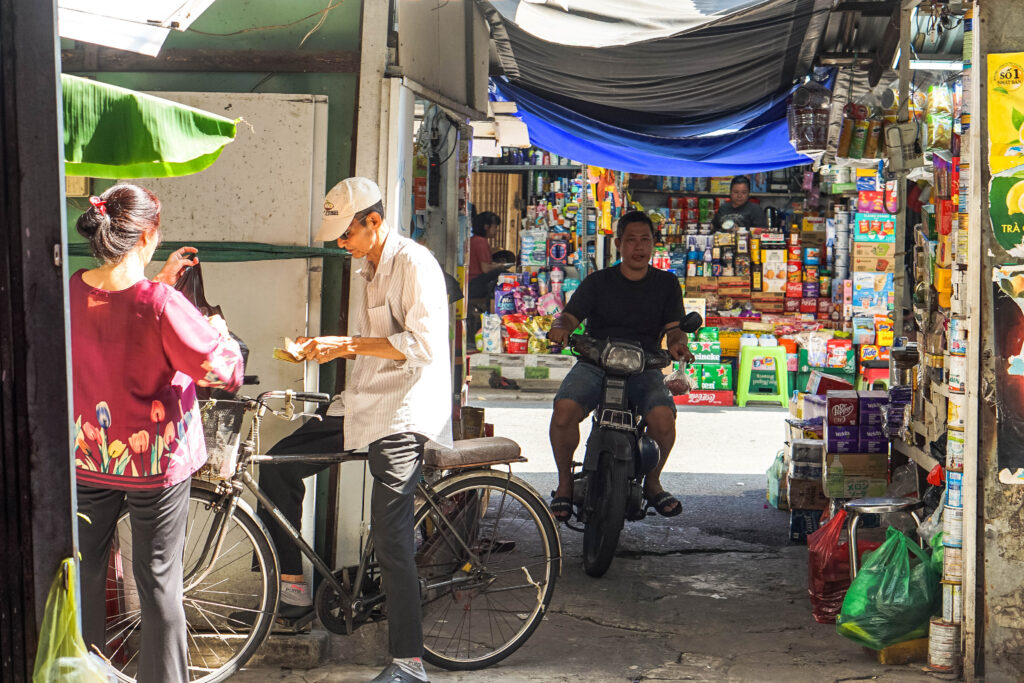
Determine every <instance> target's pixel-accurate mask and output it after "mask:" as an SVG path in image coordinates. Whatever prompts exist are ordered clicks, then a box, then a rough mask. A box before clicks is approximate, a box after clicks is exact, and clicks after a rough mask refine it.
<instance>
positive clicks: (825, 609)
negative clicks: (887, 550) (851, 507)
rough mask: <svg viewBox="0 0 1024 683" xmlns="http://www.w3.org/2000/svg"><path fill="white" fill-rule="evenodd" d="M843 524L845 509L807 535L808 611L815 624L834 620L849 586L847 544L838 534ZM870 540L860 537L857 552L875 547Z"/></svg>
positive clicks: (862, 552) (829, 622)
mask: <svg viewBox="0 0 1024 683" xmlns="http://www.w3.org/2000/svg"><path fill="white" fill-rule="evenodd" d="M844 524H846V510H840V511H839V513H838V514H836V516H835V517H833V518H832V519H830V520H829V521H828V522H826V523H825V526H823V527H821V528H820V529H818V530H817V531H815V532H814V533H812V534H811V535H809V536H808V537H807V593H808V594H809V595H810V598H811V614H812V615H813V616H814V620H815V621H817V622H818V623H819V624H834V623H835V622H836V616H837V615H838V614H839V610H840V608H841V607H842V606H843V598H844V597H846V591H847V590H848V589H849V588H850V546H849V543H847V542H846V541H843V542H842V543H840V541H839V539H840V535H841V534H842V531H843V525H844ZM879 545H880V544H879V543H877V542H874V541H865V540H860V541H858V543H857V550H858V551H859V555H860V557H861V558H863V556H864V553H866V552H869V551H872V550H874V549H875V548H877V547H878V546H879Z"/></svg>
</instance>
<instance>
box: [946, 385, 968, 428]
mask: <svg viewBox="0 0 1024 683" xmlns="http://www.w3.org/2000/svg"><path fill="white" fill-rule="evenodd" d="M966 412H967V407H966V398H965V397H964V395H963V394H950V395H949V401H948V402H947V403H946V426H947V427H951V428H953V429H963V428H964V417H965V413H966Z"/></svg>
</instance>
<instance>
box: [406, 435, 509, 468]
mask: <svg viewBox="0 0 1024 683" xmlns="http://www.w3.org/2000/svg"><path fill="white" fill-rule="evenodd" d="M513 462H526V458H524V457H523V456H522V455H521V451H520V448H519V444H517V443H516V442H515V441H513V440H512V439H508V438H505V437H503V436H488V437H484V438H480V439H462V440H459V441H456V442H455V444H454V446H453V447H452V448H445V447H444V446H438V445H437V444H435V443H428V444H427V447H426V448H425V449H424V451H423V466H424V467H426V468H429V469H435V470H458V469H466V468H470V467H486V466H488V465H507V464H509V463H513Z"/></svg>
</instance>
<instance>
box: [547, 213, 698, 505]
mask: <svg viewBox="0 0 1024 683" xmlns="http://www.w3.org/2000/svg"><path fill="white" fill-rule="evenodd" d="M615 246H616V247H617V248H618V250H619V253H620V254H621V256H622V261H621V263H620V264H619V265H617V266H613V267H611V268H606V269H604V270H601V271H598V272H596V273H594V274H592V275H590V276H589V277H587V278H586V279H585V280H583V282H582V283H580V286H579V288H578V289H577V290H576V291H575V292H574V293H573V295H572V298H570V299H569V303H568V304H567V305H566V307H565V312H563V313H562V315H560V316H559V317H558V319H557V320H556V321H555V323H554V325H553V326H552V328H551V331H550V332H549V333H548V339H550V340H551V341H553V342H555V343H557V344H565V343H566V341H567V340H568V338H569V334H570V333H571V332H572V331H573V330H575V329H576V328H577V327H579V324H580V322H581V321H583V320H586V322H587V334H589V335H591V336H593V337H598V338H613V339H627V340H630V341H635V342H637V343H639V344H640V345H641V346H643V348H645V349H648V350H651V351H654V350H657V349H659V348H661V338H662V336H663V335H667V339H666V341H667V346H668V351H669V353H670V354H672V357H673V358H675V359H677V360H678V359H680V358H683V359H686V360H687V361H692V360H693V356H692V355H691V354H690V352H689V350H688V349H687V346H686V342H687V339H686V333H685V332H683V331H682V330H681V329H679V321H680V320H682V318H683V294H682V290H681V289H680V288H679V282H678V280H676V277H675V276H674V275H673V274H672V273H668V272H665V271H661V270H658V269H656V268H653V267H651V265H650V260H651V254H652V252H653V250H654V226H653V225H652V223H651V219H650V218H649V217H648V216H647V214H645V213H644V212H642V211H630V212H628V213H626V214H624V215H623V216H622V218H620V219H619V222H618V225H617V226H616V237H615ZM603 380H604V372H603V371H602V370H601V369H600V368H598V367H597V366H596V365H593V364H591V363H588V362H584V361H580V362H578V363H576V365H575V366H573V368H572V370H570V371H569V374H568V375H567V376H566V378H565V379H564V380H562V385H561V386H560V387H559V389H558V393H557V394H555V402H554V410H553V412H552V415H551V427H550V429H549V435H550V438H551V450H552V452H553V453H554V456H555V465H556V466H557V467H558V489H557V490H556V491H555V494H554V497H553V498H552V500H551V511H552V513H553V514H554V516H555V519H557V520H558V521H567V520H568V519H569V517H570V515H571V514H572V483H573V482H572V455H573V453H574V452H575V451H576V447H577V446H578V445H579V442H580V428H579V424H580V422H582V421H583V419H584V418H585V417H586V416H587V415H589V414H590V413H591V412H592V411H593V410H594V408H596V407H597V404H598V401H599V400H600V398H601V389H602V385H603ZM626 390H627V391H628V392H629V397H630V401H631V402H632V403H633V405H635V406H636V407H637V410H638V411H639V412H640V413H641V414H642V415H643V416H644V419H645V421H646V423H647V433H648V434H649V435H650V436H651V438H652V439H654V440H655V441H656V442H657V444H658V446H659V447H660V448H661V462H659V463H658V466H657V467H656V468H655V469H654V470H652V471H651V472H649V473H648V474H647V478H646V480H645V481H644V495H645V497H646V498H647V503H648V504H649V505H651V506H653V507H654V508H655V509H656V510H657V511H658V513H659V514H661V515H664V516H665V517H674V516H675V515H678V514H679V513H680V512H681V511H682V506H681V505H680V504H679V501H678V500H676V498H675V497H673V496H672V494H670V493H668V492H667V491H665V489H664V488H663V487H662V485H661V480H660V478H661V470H662V469H663V468H664V467H665V463H666V462H667V461H668V455H669V452H670V451H671V450H672V445H673V444H674V443H675V440H676V420H675V414H676V409H675V403H674V402H673V400H672V396H671V394H670V393H669V391H668V389H667V388H666V387H665V383H664V376H663V375H662V373H661V371H660V370H645V371H644V372H642V373H640V374H638V375H633V376H632V377H630V378H629V381H628V383H627V385H626Z"/></svg>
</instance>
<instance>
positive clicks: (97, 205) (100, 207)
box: [89, 197, 107, 216]
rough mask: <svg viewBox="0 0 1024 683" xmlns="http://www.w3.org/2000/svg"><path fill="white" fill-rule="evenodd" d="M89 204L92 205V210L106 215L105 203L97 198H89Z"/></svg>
mask: <svg viewBox="0 0 1024 683" xmlns="http://www.w3.org/2000/svg"><path fill="white" fill-rule="evenodd" d="M89 203H90V204H92V206H93V208H94V209H96V210H97V211H99V212H100V214H102V215H104V216H106V215H107V203H106V202H105V201H103V200H102V199H100V198H99V197H89Z"/></svg>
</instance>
